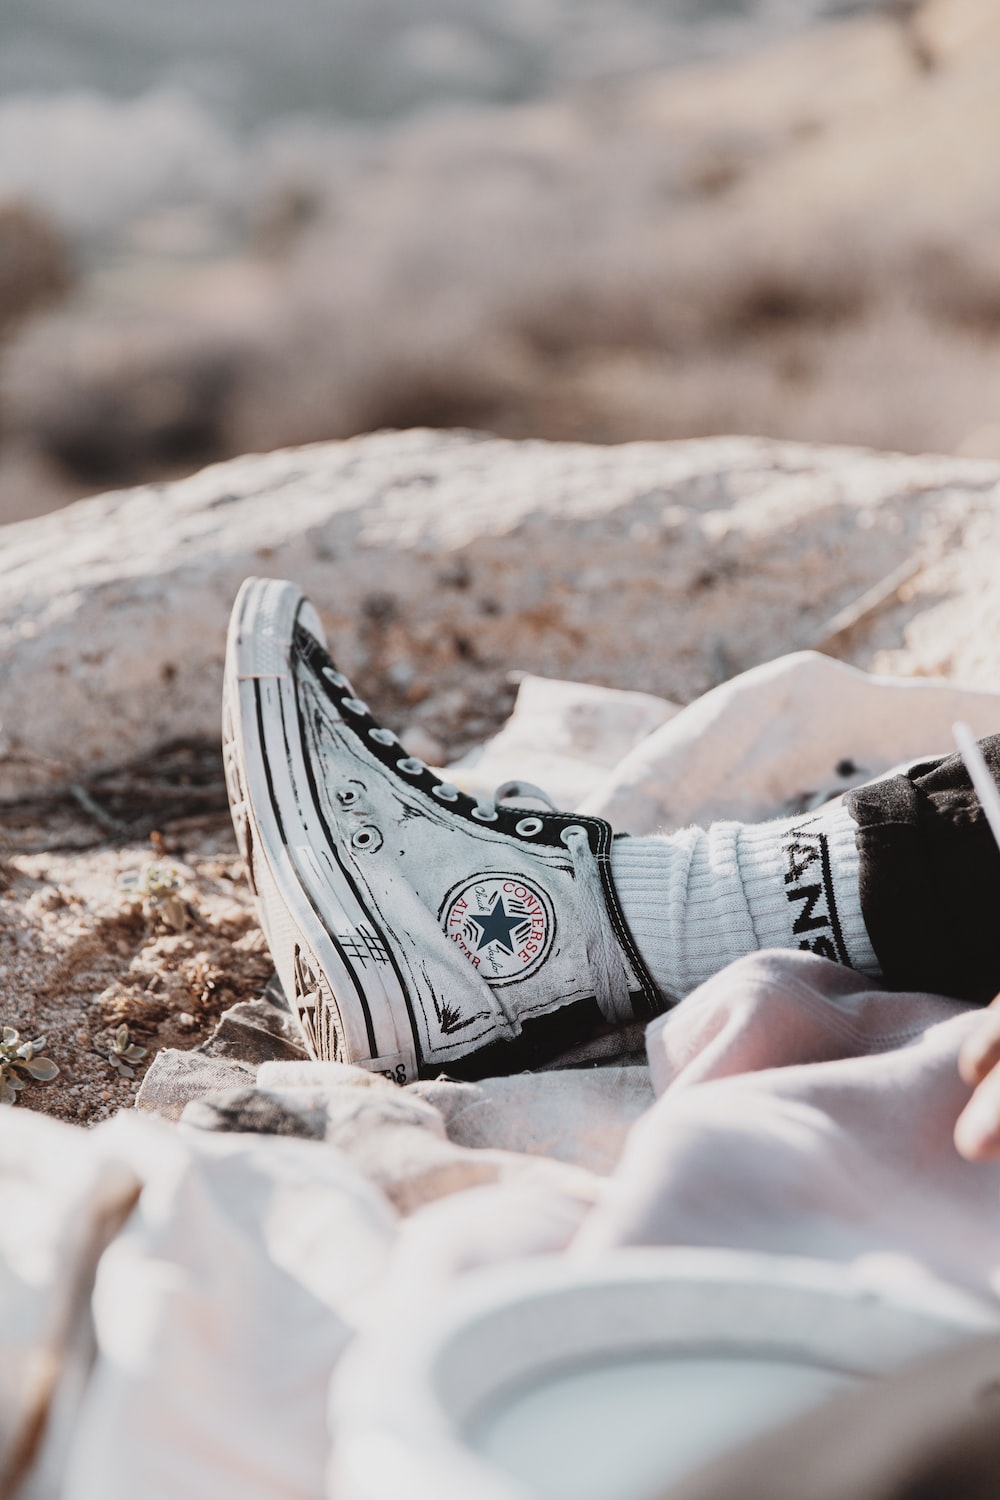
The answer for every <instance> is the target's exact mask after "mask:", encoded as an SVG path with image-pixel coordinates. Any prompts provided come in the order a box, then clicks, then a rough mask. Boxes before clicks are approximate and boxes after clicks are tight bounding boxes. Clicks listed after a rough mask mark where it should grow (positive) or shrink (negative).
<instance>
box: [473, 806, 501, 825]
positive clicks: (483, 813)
mask: <svg viewBox="0 0 1000 1500" xmlns="http://www.w3.org/2000/svg"><path fill="white" fill-rule="evenodd" d="M472 816H473V817H474V818H475V819H476V821H477V823H495V822H496V820H497V818H498V816H499V814H498V813H497V810H496V808H495V807H494V808H492V809H490V808H488V807H474V808H473V809H472Z"/></svg>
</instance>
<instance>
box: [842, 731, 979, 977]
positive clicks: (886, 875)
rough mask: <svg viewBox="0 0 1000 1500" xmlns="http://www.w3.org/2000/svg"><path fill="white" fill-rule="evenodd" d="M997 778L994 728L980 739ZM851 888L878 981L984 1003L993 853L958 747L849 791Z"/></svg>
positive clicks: (846, 805)
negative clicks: (854, 852)
mask: <svg viewBox="0 0 1000 1500" xmlns="http://www.w3.org/2000/svg"><path fill="white" fill-rule="evenodd" d="M982 750H983V754H984V756H985V758H986V762H987V764H988V765H989V767H990V770H991V771H992V772H993V774H994V775H995V776H1000V735H992V736H990V737H989V738H988V739H985V740H983V741H982ZM844 804H845V807H846V809H847V810H848V812H849V814H850V815H851V817H852V818H853V819H854V820H855V822H856V823H857V825H858V832H857V845H858V854H859V875H858V883H859V896H860V904H861V911H862V913H863V916H864V922H865V926H866V928H867V931H868V934H869V936H870V938H871V943H872V947H873V948H874V951H875V954H876V956H877V958H878V962H879V965H880V967H881V970H882V975H883V978H884V980H885V983H886V984H887V985H888V986H889V988H890V989H896V990H929V991H932V992H933V993H935V994H939V995H950V996H952V997H953V998H955V999H957V1000H971V1001H975V1002H978V1003H979V1004H986V1003H987V1002H988V1001H990V1000H992V998H993V996H994V995H995V994H996V993H997V991H998V990H1000V851H998V849H997V846H996V843H995V841H994V839H993V835H992V833H991V832H990V828H989V824H988V823H987V822H986V817H985V814H984V813H983V810H982V808H981V807H980V805H979V799H978V798H977V796H976V793H975V791H974V790H973V788H972V784H971V782H970V780H969V774H968V772H967V771H966V769H965V765H964V763H963V761H962V759H961V756H959V755H951V756H948V757H946V758H944V759H941V760H934V761H927V762H924V763H923V764H922V765H918V766H913V767H911V768H910V769H909V770H908V771H907V772H906V773H905V775H900V776H892V777H888V778H886V779H885V780H882V781H877V782H872V783H870V784H869V785H867V786H863V787H858V788H857V789H856V790H854V791H852V792H849V793H848V794H847V796H846V797H845V799H844Z"/></svg>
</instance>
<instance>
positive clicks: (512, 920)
mask: <svg viewBox="0 0 1000 1500" xmlns="http://www.w3.org/2000/svg"><path fill="white" fill-rule="evenodd" d="M469 920H470V922H475V924H476V926H477V927H478V928H479V932H480V937H479V942H478V943H477V944H476V952H477V953H479V952H481V951H482V950H483V948H488V947H489V945H490V943H496V945H497V947H499V948H503V949H504V950H505V951H506V952H507V953H513V951H514V945H513V943H512V942H511V940H510V935H511V933H512V932H513V931H514V929H515V928H517V927H520V926H521V923H522V922H523V921H524V914H523V913H518V914H517V915H516V916H513V917H512V916H511V915H510V913H509V912H508V910H507V908H506V907H505V906H504V904H503V896H502V895H501V894H500V892H499V891H497V893H496V896H495V897H494V898H493V905H492V906H491V907H490V910H489V911H488V912H485V913H484V914H483V915H482V916H478V917H477V916H471V917H470V918H469Z"/></svg>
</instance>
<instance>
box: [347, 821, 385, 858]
mask: <svg viewBox="0 0 1000 1500" xmlns="http://www.w3.org/2000/svg"><path fill="white" fill-rule="evenodd" d="M351 844H352V846H353V848H355V849H363V850H364V851H365V853H366V854H371V853H373V852H374V851H375V850H376V849H381V847H382V835H381V834H380V833H379V831H378V829H377V828H372V827H370V826H369V827H368V828H359V829H357V830H356V832H354V833H352V834H351Z"/></svg>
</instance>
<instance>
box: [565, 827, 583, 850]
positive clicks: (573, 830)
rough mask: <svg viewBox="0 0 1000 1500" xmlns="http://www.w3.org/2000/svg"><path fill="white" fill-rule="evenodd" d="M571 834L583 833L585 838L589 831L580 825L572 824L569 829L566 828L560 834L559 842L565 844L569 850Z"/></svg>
mask: <svg viewBox="0 0 1000 1500" xmlns="http://www.w3.org/2000/svg"><path fill="white" fill-rule="evenodd" d="M571 833H582V834H583V836H584V838H586V837H587V830H586V828H581V827H580V825H579V823H571V824H570V826H569V827H568V828H564V829H563V830H562V832H561V833H560V835H559V842H560V844H565V845H566V847H567V848H568V847H569V838H568V835H569V834H571Z"/></svg>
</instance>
